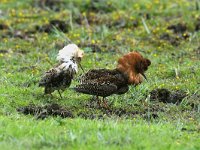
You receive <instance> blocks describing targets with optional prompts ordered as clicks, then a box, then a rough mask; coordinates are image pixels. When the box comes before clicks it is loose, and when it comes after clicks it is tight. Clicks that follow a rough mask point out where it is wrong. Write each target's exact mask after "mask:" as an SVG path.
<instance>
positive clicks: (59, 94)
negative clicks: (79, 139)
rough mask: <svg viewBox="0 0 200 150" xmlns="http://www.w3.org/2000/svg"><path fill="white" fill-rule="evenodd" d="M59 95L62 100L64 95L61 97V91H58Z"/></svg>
mask: <svg viewBox="0 0 200 150" xmlns="http://www.w3.org/2000/svg"><path fill="white" fill-rule="evenodd" d="M58 93H59V95H60V98H61V99H62V95H61V93H60V90H58Z"/></svg>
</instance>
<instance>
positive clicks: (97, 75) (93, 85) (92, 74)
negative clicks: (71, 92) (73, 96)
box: [75, 69, 128, 97]
mask: <svg viewBox="0 0 200 150" xmlns="http://www.w3.org/2000/svg"><path fill="white" fill-rule="evenodd" d="M75 90H76V91H77V92H81V93H85V94H90V95H97V96H102V97H107V96H109V95H111V94H123V93H125V92H127V91H128V78H127V77H126V75H124V74H122V73H121V72H120V71H119V70H117V69H115V70H108V69H98V70H95V69H94V70H90V71H88V72H87V73H86V74H85V75H84V76H82V79H81V84H80V85H78V86H76V88H75Z"/></svg>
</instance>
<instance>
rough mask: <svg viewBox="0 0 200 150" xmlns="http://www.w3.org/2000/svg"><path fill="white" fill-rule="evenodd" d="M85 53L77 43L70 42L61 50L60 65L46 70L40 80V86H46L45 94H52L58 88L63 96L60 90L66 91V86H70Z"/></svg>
mask: <svg viewBox="0 0 200 150" xmlns="http://www.w3.org/2000/svg"><path fill="white" fill-rule="evenodd" d="M83 54H84V52H83V51H82V50H80V49H79V48H78V46H77V45H76V44H68V45H67V46H65V47H64V48H63V49H61V50H60V51H59V53H58V56H57V60H58V61H59V63H58V65H56V66H55V67H54V68H52V69H50V70H48V71H47V72H45V74H44V76H43V77H42V79H41V80H40V82H39V86H43V87H44V88H45V89H44V93H45V94H51V93H52V92H54V91H55V90H58V92H59V94H60V97H61V98H62V96H61V93H60V91H59V90H62V91H64V90H65V88H67V87H69V86H70V84H71V81H72V79H73V78H74V76H75V74H76V73H77V72H78V65H80V61H81V59H82V57H83ZM80 67H81V65H80ZM81 69H82V67H81Z"/></svg>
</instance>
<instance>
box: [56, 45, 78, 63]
mask: <svg viewBox="0 0 200 150" xmlns="http://www.w3.org/2000/svg"><path fill="white" fill-rule="evenodd" d="M78 51H79V48H78V46H77V45H76V44H68V45H67V46H65V47H64V48H63V49H61V50H60V51H59V53H58V56H57V60H58V61H64V62H65V61H69V60H70V59H71V58H72V57H75V56H76V55H77V52H78Z"/></svg>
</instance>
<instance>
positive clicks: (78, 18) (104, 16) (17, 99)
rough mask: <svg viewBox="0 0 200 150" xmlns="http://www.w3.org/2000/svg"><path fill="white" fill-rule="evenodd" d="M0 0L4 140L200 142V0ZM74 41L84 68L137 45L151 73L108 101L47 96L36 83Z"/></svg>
mask: <svg viewBox="0 0 200 150" xmlns="http://www.w3.org/2000/svg"><path fill="white" fill-rule="evenodd" d="M0 3H1V4H0V40H1V42H0V66H1V69H0V87H1V88H0V126H1V128H0V148H1V149H66V148H68V149H94V148H96V149H181V150H183V149H190V150H191V149H200V92H199V90H200V89H199V84H200V61H199V60H200V42H199V41H200V32H199V31H200V15H199V14H200V13H199V12H200V3H199V1H197V0H191V1H188V0H179V1H174V0H153V1H150V0H141V1H137V2H136V1H131V0H128V1H127V0H121V1H117V0H110V1H106V0H101V1H98V0H91V1H89V0H85V1H82V0H74V1H73V0H69V1H67V0H57V1H56V2H55V1H53V0H40V1H39V0H35V1H34V0H20V1H19V0H0ZM70 42H73V43H76V44H77V45H79V47H80V48H81V49H83V50H84V52H85V57H84V58H83V60H82V66H83V67H84V70H85V71H87V70H89V69H91V68H108V69H112V68H115V67H116V64H117V59H118V58H119V57H120V56H121V55H123V54H125V53H127V52H129V51H135V50H136V51H139V52H140V53H142V54H143V55H144V56H145V57H147V58H148V59H150V60H151V62H152V64H151V66H150V67H149V69H148V71H147V72H146V76H147V78H148V80H147V81H146V80H145V81H144V82H143V83H142V84H140V85H138V86H137V87H133V86H132V87H130V90H129V92H127V93H126V94H124V95H112V96H110V97H108V98H107V102H108V104H109V108H102V107H99V106H98V103H97V101H96V100H95V99H94V97H92V96H89V95H84V94H78V93H75V92H74V91H73V90H72V89H67V90H65V91H64V92H63V93H62V95H63V98H62V99H61V98H60V97H59V94H58V92H54V93H53V96H50V95H44V94H43V89H42V88H41V87H38V82H39V80H40V78H41V76H42V75H43V73H44V72H45V71H46V70H48V69H50V68H51V67H52V66H53V65H55V64H56V54H57V53H58V50H60V49H61V48H63V46H64V45H67V44H68V43H70ZM81 74H83V72H82V71H81V70H79V73H78V75H77V76H76V78H75V80H74V81H73V83H72V85H71V87H74V86H75V85H76V84H78V81H77V80H78V78H79V76H80V75H81Z"/></svg>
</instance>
